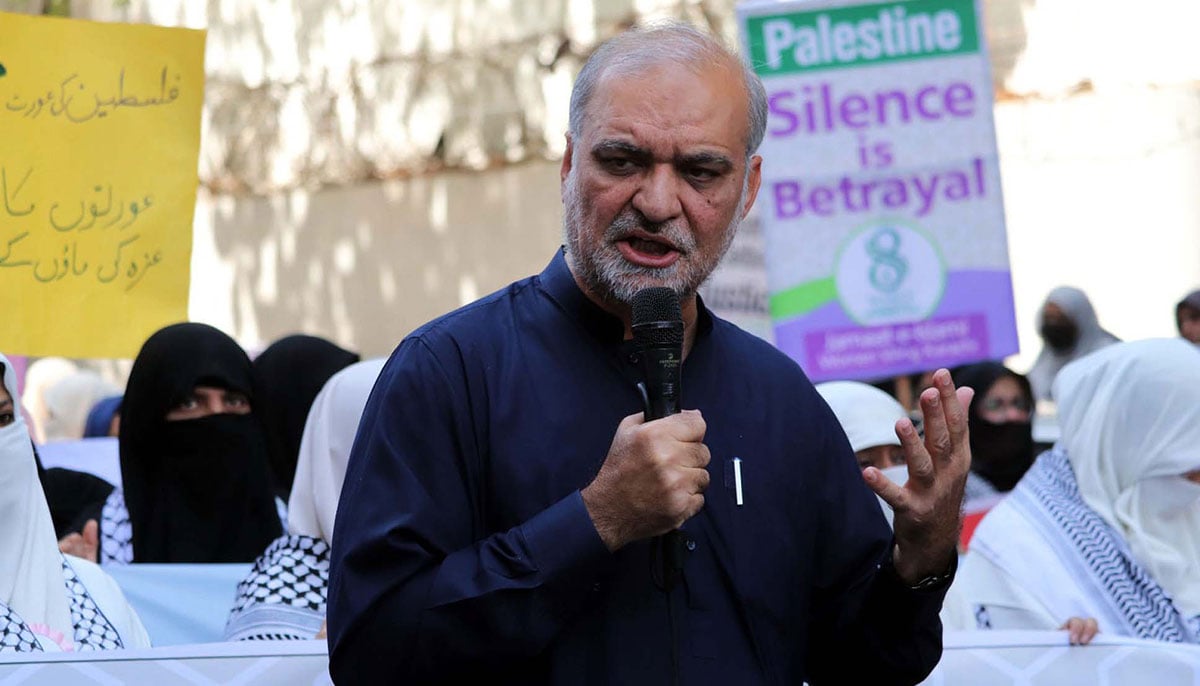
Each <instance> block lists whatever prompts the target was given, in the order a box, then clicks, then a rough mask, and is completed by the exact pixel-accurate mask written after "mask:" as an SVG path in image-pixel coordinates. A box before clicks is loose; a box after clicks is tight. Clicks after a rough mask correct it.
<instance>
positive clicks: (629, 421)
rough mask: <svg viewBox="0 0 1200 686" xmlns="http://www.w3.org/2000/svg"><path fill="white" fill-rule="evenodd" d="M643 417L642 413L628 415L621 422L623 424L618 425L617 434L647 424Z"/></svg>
mask: <svg viewBox="0 0 1200 686" xmlns="http://www.w3.org/2000/svg"><path fill="white" fill-rule="evenodd" d="M643 415H644V413H642V412H637V413H634V414H631V415H626V416H625V418H624V419H622V420H621V423H620V424H618V425H617V432H618V433H619V432H621V431H622V430H626V429H629V428H630V427H633V426H637V425H638V424H644V423H646V418H645V417H644V416H643Z"/></svg>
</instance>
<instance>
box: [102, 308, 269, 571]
mask: <svg viewBox="0 0 1200 686" xmlns="http://www.w3.org/2000/svg"><path fill="white" fill-rule="evenodd" d="M197 385H200V386H213V387H217V388H225V389H229V390H234V391H240V392H242V393H244V394H246V396H247V397H248V398H249V399H250V406H251V408H254V407H255V394H254V383H253V375H252V373H251V368H250V359H249V358H248V357H246V353H245V351H243V350H242V349H241V348H240V347H239V346H238V344H237V343H235V342H234V341H233V339H232V338H230V337H229V336H226V335H225V334H223V333H221V332H220V331H218V330H217V329H214V328H213V327H211V326H207V325H204V324H174V325H172V326H168V327H166V328H165V329H161V330H160V331H158V332H157V333H155V334H154V335H153V336H151V337H150V338H149V339H147V340H146V343H145V344H144V345H143V346H142V350H141V352H139V353H138V356H137V359H136V360H134V362H133V369H132V370H131V371H130V373H129V383H128V385H127V386H126V389H125V399H124V401H123V403H122V406H121V430H120V441H121V479H122V480H123V481H124V484H123V489H124V495H125V505H126V507H127V508H128V509H129V519H130V523H131V524H132V527H133V559H134V561H135V562H250V561H252V560H254V559H255V558H256V557H257V556H258V555H259V554H260V553H262V551H263V549H265V548H266V546H267V544H268V543H270V542H271V541H272V540H273V539H275V538H276V537H277V536H279V534H280V533H281V532H282V525H281V523H280V521H279V515H278V513H277V511H276V509H275V502H274V498H273V497H272V496H271V486H270V479H269V475H268V470H267V441H266V437H265V435H264V432H263V429H262V425H261V424H260V422H259V417H258V415H257V413H256V412H251V413H250V414H246V415H236V414H218V415H211V416H207V417H201V418H199V419H188V420H184V421H173V422H168V421H167V420H166V414H167V412H168V411H169V410H171V409H172V408H173V407H175V406H176V405H178V404H179V403H180V402H181V401H182V400H184V399H185V398H186V397H187V396H188V394H189V393H191V391H192V389H193V388H195V387H196V386H197Z"/></svg>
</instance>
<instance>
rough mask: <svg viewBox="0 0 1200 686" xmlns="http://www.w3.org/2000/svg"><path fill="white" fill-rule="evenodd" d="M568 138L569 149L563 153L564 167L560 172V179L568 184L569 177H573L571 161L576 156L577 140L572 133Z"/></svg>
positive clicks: (569, 133)
mask: <svg viewBox="0 0 1200 686" xmlns="http://www.w3.org/2000/svg"><path fill="white" fill-rule="evenodd" d="M566 138H567V149H566V150H565V151H564V152H563V158H562V166H561V167H560V168H559V170H558V179H559V181H561V182H562V183H566V182H567V177H568V176H570V175H571V161H572V158H573V157H574V156H575V139H574V138H573V137H572V136H571V132H570V131H568V132H567V135H566Z"/></svg>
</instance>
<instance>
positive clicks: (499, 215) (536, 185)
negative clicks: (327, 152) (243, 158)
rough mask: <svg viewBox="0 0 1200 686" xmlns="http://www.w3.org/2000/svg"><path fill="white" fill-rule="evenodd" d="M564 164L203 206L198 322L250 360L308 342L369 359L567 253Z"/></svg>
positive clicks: (206, 199) (198, 233)
mask: <svg viewBox="0 0 1200 686" xmlns="http://www.w3.org/2000/svg"><path fill="white" fill-rule="evenodd" d="M560 227H561V224H560V218H559V210H558V165H557V164H552V163H548V162H536V163H528V164H522V165H516V166H512V167H507V168H505V169H502V170H499V171H494V172H487V173H448V174H439V175H436V176H429V177H422V178H419V179H415V180H410V181H388V182H377V183H366V184H360V185H356V186H351V187H346V188H327V189H324V190H321V191H317V192H315V193H309V192H306V191H294V192H291V193H287V194H279V195H273V196H269V197H258V196H241V197H235V196H227V195H219V196H210V195H207V194H204V195H201V197H200V199H199V202H198V203H197V210H196V223H195V251H194V253H193V256H192V290H191V302H190V307H189V309H190V314H191V317H192V319H194V320H198V321H204V322H208V323H210V324H213V325H215V326H217V327H220V328H222V329H224V330H226V331H228V332H230V333H231V334H233V335H234V336H235V337H236V338H237V339H238V340H239V341H241V342H242V343H243V344H244V345H246V346H247V347H249V348H251V349H253V348H257V347H261V346H263V345H265V344H266V343H269V342H270V341H271V340H274V339H275V338H278V337H279V336H282V335H285V334H288V333H292V332H297V331H300V332H305V333H312V334H318V335H322V336H326V337H328V338H330V339H332V340H334V341H336V342H337V343H339V344H341V345H344V346H348V347H351V348H353V349H355V350H359V351H361V352H363V353H364V354H366V355H382V354H385V353H387V352H390V351H391V349H392V348H393V347H394V346H395V345H396V343H398V342H399V341H400V339H401V338H402V337H403V336H404V335H405V334H407V333H408V332H410V331H411V330H412V329H414V328H416V327H417V326H419V325H420V324H422V323H423V322H425V321H426V320H428V319H431V318H433V317H435V316H437V315H439V314H442V313H444V312H448V311H450V310H452V309H454V308H455V307H458V306H459V305H461V304H463V303H466V302H470V301H471V300H474V299H475V298H477V297H479V296H481V295H485V294H487V293H489V292H491V291H493V290H496V289H497V288H500V287H502V286H504V285H505V284H507V283H509V282H510V281H512V280H514V279H516V278H519V277H521V276H525V275H527V274H532V273H536V272H538V271H540V270H541V269H542V267H543V266H545V264H546V262H547V261H549V259H550V257H551V256H552V255H553V251H554V249H555V248H556V247H557V246H558V245H559V244H560V243H561V239H560V235H561V228H560Z"/></svg>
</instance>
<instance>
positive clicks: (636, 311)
mask: <svg viewBox="0 0 1200 686" xmlns="http://www.w3.org/2000/svg"><path fill="white" fill-rule="evenodd" d="M630 306H631V307H632V309H633V316H632V324H633V327H632V328H633V337H634V339H635V340H636V341H638V342H639V343H641V344H643V345H656V346H663V345H683V309H682V308H681V307H680V305H679V295H678V294H677V293H676V292H675V291H673V290H671V289H670V288H667V287H665V286H652V287H650V288H643V289H642V290H640V291H638V292H637V293H634V294H633V301H632V302H630Z"/></svg>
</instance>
